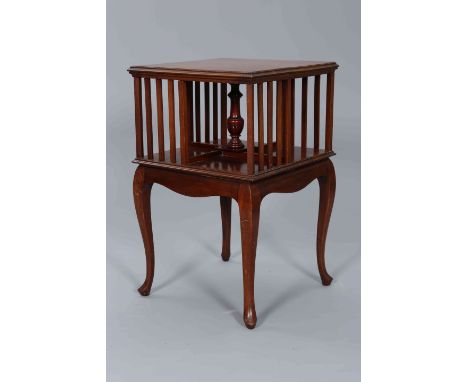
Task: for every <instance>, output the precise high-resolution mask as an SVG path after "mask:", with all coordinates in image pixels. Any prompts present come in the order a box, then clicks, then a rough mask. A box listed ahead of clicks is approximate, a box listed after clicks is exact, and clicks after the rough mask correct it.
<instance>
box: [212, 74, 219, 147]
mask: <svg viewBox="0 0 468 382" xmlns="http://www.w3.org/2000/svg"><path fill="white" fill-rule="evenodd" d="M213 142H214V143H218V84H217V83H216V82H213Z"/></svg>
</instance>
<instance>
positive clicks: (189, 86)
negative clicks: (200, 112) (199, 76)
mask: <svg viewBox="0 0 468 382" xmlns="http://www.w3.org/2000/svg"><path fill="white" fill-rule="evenodd" d="M187 113H188V125H187V130H188V144H190V143H191V142H193V136H194V131H193V127H194V126H193V81H187Z"/></svg>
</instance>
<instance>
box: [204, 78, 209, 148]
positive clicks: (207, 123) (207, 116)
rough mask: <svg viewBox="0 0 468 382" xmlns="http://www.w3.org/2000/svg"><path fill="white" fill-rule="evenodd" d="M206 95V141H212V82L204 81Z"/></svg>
mask: <svg viewBox="0 0 468 382" xmlns="http://www.w3.org/2000/svg"><path fill="white" fill-rule="evenodd" d="M203 95H204V96H205V142H206V143H210V83H209V82H205V83H204V93H203Z"/></svg>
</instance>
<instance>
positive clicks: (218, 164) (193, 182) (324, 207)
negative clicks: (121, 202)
mask: <svg viewBox="0 0 468 382" xmlns="http://www.w3.org/2000/svg"><path fill="white" fill-rule="evenodd" d="M247 61H249V60H247ZM229 62H231V61H229ZM242 62H243V63H242V64H241V63H239V66H238V69H239V68H240V67H242V65H245V67H246V68H247V67H248V66H249V65H258V67H259V68H260V67H261V66H262V65H263V64H262V62H261V61H259V62H256V63H254V64H252V63H251V62H250V61H249V62H244V61H242ZM226 65H227V64H226ZM265 65H266V64H265ZM195 66H196V65H195ZM252 67H253V66H252ZM249 68H251V67H249ZM249 68H247V69H249ZM224 69H226V67H225V66H222V65H221V67H220V68H219V71H218V72H215V71H213V72H211V73H198V74H196V70H194V68H192V69H190V70H189V69H187V68H186V69H184V70H183V71H185V72H184V73H185V74H182V73H178V74H175V73H176V72H177V70H178V69H177V70H175V71H173V72H171V73H169V72H170V70H168V71H167V72H166V74H167V75H168V78H169V82H168V100H167V102H168V111H169V140H170V148H169V151H167V152H164V151H161V150H160V155H159V156H158V158H157V159H156V158H153V157H151V155H150V153H148V155H147V156H144V154H143V150H144V147H143V127H142V126H143V121H142V104H141V103H142V94H141V91H142V89H141V79H140V78H138V75H139V74H141V73H146V72H145V71H139V70H136V71H134V76H136V78H135V80H134V86H135V89H134V91H135V126H136V135H137V158H136V159H135V160H134V162H135V163H138V164H139V167H138V169H137V170H136V172H135V178H134V200H135V209H136V213H137V217H138V222H139V224H140V229H141V233H142V238H143V242H144V245H145V254H146V277H145V281H144V283H143V284H142V286H141V287H140V288H139V291H140V293H141V294H142V295H148V294H149V293H150V290H151V285H152V282H153V276H154V244H153V235H152V223H151V207H150V193H151V187H152V185H153V184H154V183H157V184H161V185H163V186H165V187H167V188H169V189H171V190H173V191H175V192H178V193H180V194H182V195H187V196H192V197H202V196H219V197H220V206H221V220H222V234H223V245H222V252H221V256H222V258H223V260H225V261H227V260H228V259H229V257H230V237H231V235H230V231H231V208H232V199H235V200H236V201H237V202H238V205H239V215H240V222H241V240H242V272H243V285H244V323H245V325H246V326H247V327H248V328H253V327H255V325H256V321H257V317H256V311H255V296H254V279H255V257H256V246H257V238H258V228H259V217H260V204H261V200H262V199H263V198H264V197H265V196H267V195H268V194H270V193H276V192H280V193H284V192H296V191H299V190H301V189H302V188H304V187H306V186H307V185H308V184H310V183H311V182H312V181H313V180H315V179H317V180H318V182H319V186H320V204H319V216H318V223H317V243H316V247H317V248H316V249H317V263H318V268H319V273H320V276H321V279H322V283H323V285H329V284H330V282H331V281H332V278H331V276H330V275H329V274H328V272H327V270H326V266H325V243H326V237H327V231H328V226H329V221H330V217H331V212H332V208H333V201H334V195H335V188H336V179H335V172H334V168H333V164H332V162H331V161H330V159H329V157H331V156H332V155H334V153H333V151H332V150H331V143H330V142H331V139H332V135H331V134H328V136H327V132H326V134H325V136H326V139H325V146H326V149H325V150H319V149H318V148H317V149H313V148H307V146H306V141H307V131H306V130H307V84H308V82H307V78H306V77H307V75H316V76H317V77H316V78H315V80H316V81H315V85H314V95H317V90H318V94H320V85H319V77H318V76H320V75H325V74H327V75H328V77H327V100H326V105H327V118H326V126H327V127H330V125H331V127H332V122H333V81H334V77H333V76H332V74H331V73H332V72H333V71H334V70H335V69H336V64H335V66H334V65H314V66H313V67H307V68H305V67H294V65H293V66H292V67H291V68H276V69H272V71H271V73H270V72H268V70H266V69H265V68H263V69H259V71H260V72H259V73H256V72H248V73H249V74H248V76H245V75H244V73H241V72H237V73H236V72H232V73H231V74H229V73H225V72H223V70H224ZM247 69H246V70H247ZM144 70H147V69H144ZM161 70H162V69H161ZM164 70H166V69H164ZM239 70H240V69H239ZM249 70H250V69H249ZM189 72H190V73H189ZM149 73H150V75H148V76H147V78H148V80H145V86H146V84H147V83H149V84H150V80H149V78H150V77H152V76H155V73H160V69H156V71H154V72H153V71H151V70H150V71H149ZM197 76H198V77H197ZM156 77H157V76H156ZM194 77H196V78H198V79H201V78H205V77H206V80H205V81H204V82H206V83H208V82H218V81H217V80H216V81H213V79H215V78H216V79H219V82H221V90H220V102H221V109H220V113H219V114H218V109H217V108H218V100H217V98H218V92H217V90H215V89H217V85H216V84H214V85H213V115H212V117H213V140H217V138H218V139H219V136H218V137H217V136H216V135H215V134H217V133H215V131H217V123H218V122H217V121H218V117H220V118H221V134H220V137H221V145H220V144H218V143H217V142H203V143H201V142H193V138H195V140H196V138H197V129H195V132H194V127H196V126H194V123H193V122H194V121H193V119H194V118H193V112H194V111H193V108H194V105H195V125H196V119H197V115H196V114H197V109H198V119H199V118H200V95H198V108H197V95H196V94H197V91H196V88H197V87H198V93H199V90H200V89H199V87H200V85H199V83H198V86H197V84H196V85H195V96H193V83H192V79H193V78H194ZM162 78H165V77H164V76H160V77H159V78H157V80H159V83H161V79H162ZM233 78H234V79H235V78H237V79H239V78H243V79H245V81H242V82H243V83H245V84H247V85H246V88H247V94H246V96H247V112H246V120H247V145H246V146H247V148H246V149H240V150H238V151H236V150H234V151H233V150H228V149H226V146H227V128H228V123H227V120H228V118H227V103H226V97H227V94H226V93H227V85H226V83H229V82H231V81H229V80H230V79H233ZM262 78H268V79H270V80H271V81H276V82H277V97H276V104H277V108H276V110H277V115H276V120H277V124H276V129H277V131H276V136H277V138H276V142H274V141H273V86H272V82H271V81H270V82H267V95H266V97H267V102H266V103H267V111H266V124H267V128H266V129H267V132H266V135H267V143H266V144H265V142H264V141H265V137H264V110H263V85H262V83H261V82H262V80H261V79H262ZM295 78H302V89H301V90H302V99H301V145H300V147H294V118H295V113H294V98H295V96H294V79H295ZM173 79H177V80H178V92H179V116H178V117H179V118H178V119H179V127H180V130H179V135H180V149H177V148H176V147H175V143H176V142H175V141H176V139H175V136H176V134H175V123H176V122H175V118H176V116H175V115H174V114H175V111H174V109H175V107H174V102H175V101H174V89H173V86H174V83H173ZM252 79H257V81H253V80H252ZM156 83H157V87H156V99H157V108H158V133H159V126H162V127H163V129H164V126H163V124H162V123H161V124H159V118H160V116H162V112H161V113H159V109H162V91H161V90H160V91H158V82H156ZM255 84H257V95H256V97H255V93H254V92H255ZM159 86H160V85H159ZM205 86H206V85H205ZM145 89H146V88H145ZM205 94H206V93H205ZM159 95H160V96H161V97H160V99H161V101H159V97H158V96H159ZM230 96H231V115H230V121H231V122H234V123H233V124H231V125H230V126H229V127H230V128H232V129H230V132H231V136H233V135H234V137H235V136H236V135H237V138H238V139H239V138H240V133H241V131H242V127H243V118H242V116H241V112H240V102H239V101H240V97H241V94H240V92H239V85H238V83H236V80H233V81H232V85H231V93H230ZM193 97H195V102H193V101H194V100H193ZM255 99H257V103H258V112H257V117H258V120H257V122H258V123H257V125H258V131H257V135H258V147H255V142H254V138H255V136H256V134H255V124H254V122H255ZM148 100H149V105H150V107H149V108H148V107H147V108H146V110H147V114H146V118H147V120H148V118H149V116H151V112H150V111H151V101H150V100H151V93H149V94H147V91H146V90H145V102H148ZM205 100H206V99H205ZM319 101H320V98H319V96H317V97H314V108H315V109H316V111H317V114H316V112H315V111H314V136H315V134H316V131H315V127H316V126H318V125H317V124H316V123H315V120H316V118H317V116H319V114H318V109H319V107H316V104H317V102H318V103H319ZM160 102H161V103H160ZM209 105H210V102H209V98H208V107H209ZM205 112H206V109H205ZM210 116H211V115H209V113H208V117H210ZM239 121H242V123H240V122H239ZM147 124H148V125H150V124H151V122H150V123H148V122H147ZM198 127H199V128H198V136H199V137H198V140H199V139H200V123H198ZM239 127H240V129H239ZM236 129H237V130H236ZM231 130H233V131H231ZM232 132H234V134H232ZM158 135H159V134H158ZM223 135H224V138H223ZM205 140H206V136H205ZM208 140H209V139H208ZM223 140H224V143H223ZM140 141H141V145H140ZM316 143H317V144H318V139H317V140H315V141H314V145H315V144H316ZM265 150H266V153H265ZM161 152H162V157H163V158H164V159H162V160H161V159H160V156H161ZM273 152H276V156H273V155H272V153H273ZM139 153H140V156H138V154H139ZM285 161H286V163H287V166H283V165H282V164H284V163H285ZM265 164H268V166H267V168H266V169H265ZM257 165H258V168H259V169H260V171H257V170H256V167H257Z"/></svg>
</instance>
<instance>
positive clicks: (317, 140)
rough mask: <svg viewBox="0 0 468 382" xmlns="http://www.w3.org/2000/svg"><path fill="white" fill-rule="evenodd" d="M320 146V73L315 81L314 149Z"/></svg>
mask: <svg viewBox="0 0 468 382" xmlns="http://www.w3.org/2000/svg"><path fill="white" fill-rule="evenodd" d="M319 148H320V75H318V76H315V81H314V150H318V149H319Z"/></svg>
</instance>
